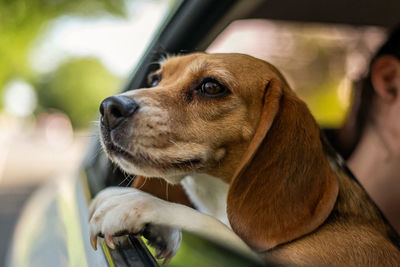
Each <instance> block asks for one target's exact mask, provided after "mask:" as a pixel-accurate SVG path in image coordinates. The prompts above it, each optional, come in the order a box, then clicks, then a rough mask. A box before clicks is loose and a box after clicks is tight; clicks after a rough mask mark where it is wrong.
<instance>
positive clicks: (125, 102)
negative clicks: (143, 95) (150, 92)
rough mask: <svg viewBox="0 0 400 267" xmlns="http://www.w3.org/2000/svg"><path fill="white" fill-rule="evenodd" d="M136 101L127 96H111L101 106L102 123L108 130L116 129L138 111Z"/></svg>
mask: <svg viewBox="0 0 400 267" xmlns="http://www.w3.org/2000/svg"><path fill="white" fill-rule="evenodd" d="M138 107H139V105H138V104H137V103H136V102H135V100H133V99H131V98H129V97H126V96H111V97H108V98H106V99H104V100H103V102H101V104H100V113H101V123H102V124H104V126H106V127H107V128H108V129H110V130H111V129H114V128H115V127H117V126H118V125H119V124H120V123H121V122H122V121H123V120H124V119H126V118H128V117H130V116H131V115H132V114H133V113H135V111H136V110H137V109H138Z"/></svg>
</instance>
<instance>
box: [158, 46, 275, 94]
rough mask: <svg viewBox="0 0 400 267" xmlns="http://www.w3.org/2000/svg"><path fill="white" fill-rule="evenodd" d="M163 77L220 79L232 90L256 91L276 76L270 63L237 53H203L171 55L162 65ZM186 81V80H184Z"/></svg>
mask: <svg viewBox="0 0 400 267" xmlns="http://www.w3.org/2000/svg"><path fill="white" fill-rule="evenodd" d="M161 69H162V72H163V77H171V78H172V77H173V78H174V79H175V78H176V79H181V78H184V77H187V78H189V77H190V78H195V79H198V78H201V77H205V76H211V77H215V78H219V79H220V81H222V82H224V83H226V85H228V86H229V87H230V88H231V89H233V90H235V89H236V88H239V89H240V88H243V87H246V88H253V90H254V89H255V88H259V87H260V86H261V87H263V86H265V84H266V83H268V81H269V80H270V79H271V78H272V77H276V76H277V73H276V71H275V68H274V67H272V65H270V64H269V63H267V62H265V61H263V60H260V59H257V58H254V57H252V56H249V55H244V54H236V53H229V54H228V53H226V54H225V53H220V54H206V53H195V54H188V55H183V56H174V57H170V58H168V59H167V60H165V61H164V62H163V63H162V64H161ZM184 79H185V78H184Z"/></svg>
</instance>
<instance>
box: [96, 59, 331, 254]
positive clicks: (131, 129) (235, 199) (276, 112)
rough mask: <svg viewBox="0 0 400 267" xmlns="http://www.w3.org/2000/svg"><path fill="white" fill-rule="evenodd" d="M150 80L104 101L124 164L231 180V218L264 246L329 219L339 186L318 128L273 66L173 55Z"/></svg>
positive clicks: (110, 150)
mask: <svg viewBox="0 0 400 267" xmlns="http://www.w3.org/2000/svg"><path fill="white" fill-rule="evenodd" d="M149 85H150V86H151V87H150V88H144V89H138V90H133V91H128V92H126V93H123V94H121V95H118V96H113V97H110V98H107V99H106V100H104V101H103V103H102V105H101V108H100V109H101V113H102V123H101V137H102V143H103V146H104V149H105V151H106V152H107V154H108V155H109V157H110V158H111V159H112V160H113V161H114V162H115V163H116V164H118V165H119V166H120V167H121V168H122V169H123V170H125V171H126V172H128V173H134V174H138V175H142V176H146V177H161V178H164V179H165V180H167V181H169V182H171V183H178V182H179V181H180V180H181V179H182V178H183V177H185V176H186V175H188V174H191V173H194V172H195V173H207V174H210V175H213V176H216V177H219V178H221V179H223V180H225V181H226V182H227V183H229V184H230V188H229V193H228V199H227V204H228V208H227V212H228V217H229V221H230V224H231V226H232V228H233V230H234V231H235V232H236V233H237V234H239V236H241V237H242V238H243V239H244V240H245V241H246V242H247V243H248V244H249V245H250V246H252V247H253V248H254V249H256V250H258V251H263V250H267V249H270V248H272V247H274V246H277V245H279V244H282V243H285V242H288V241H290V240H293V239H295V238H298V237H300V236H302V235H304V234H307V233H310V232H311V231H313V230H315V229H316V228H317V227H318V226H319V225H320V224H321V223H322V222H323V221H324V220H325V219H326V218H327V217H328V215H329V213H330V212H331V210H332V208H333V206H334V203H335V201H336V196H337V193H338V185H337V181H336V177H335V174H334V173H333V171H332V169H331V168H330V166H329V162H328V160H327V158H326V156H325V155H324V151H323V147H322V144H321V142H320V135H319V134H320V133H319V128H318V126H317V124H316V123H315V121H314V119H313V117H312V116H311V114H310V112H309V111H308V109H307V107H306V105H305V104H304V103H303V102H302V101H301V100H300V99H298V98H297V97H296V96H295V94H294V93H293V92H292V91H291V90H290V88H289V86H288V84H287V83H286V81H285V80H284V78H283V77H282V75H281V74H280V73H279V72H278V71H277V70H276V69H275V68H274V67H273V66H272V65H270V64H268V63H266V62H264V61H262V60H258V59H255V58H253V57H250V56H247V55H242V54H200V53H198V54H191V55H185V56H179V57H172V58H169V59H167V60H165V61H164V62H162V63H161V64H160V69H159V70H158V71H156V72H154V73H152V74H151V75H150V76H149Z"/></svg>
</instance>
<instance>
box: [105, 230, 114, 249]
mask: <svg viewBox="0 0 400 267" xmlns="http://www.w3.org/2000/svg"><path fill="white" fill-rule="evenodd" d="M104 240H105V241H106V244H107V246H108V247H109V248H111V249H115V244H114V241H113V239H112V235H110V234H105V235H104Z"/></svg>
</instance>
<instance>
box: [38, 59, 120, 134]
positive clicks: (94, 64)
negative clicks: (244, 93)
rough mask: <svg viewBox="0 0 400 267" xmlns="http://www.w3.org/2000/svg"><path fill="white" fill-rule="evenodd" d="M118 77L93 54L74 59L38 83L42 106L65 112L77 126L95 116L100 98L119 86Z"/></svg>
mask: <svg viewBox="0 0 400 267" xmlns="http://www.w3.org/2000/svg"><path fill="white" fill-rule="evenodd" d="M118 84H119V79H118V78H117V77H116V76H113V75H112V74H111V73H110V72H108V70H107V69H106V68H105V67H104V66H103V65H102V64H101V63H100V62H99V61H98V60H97V59H94V58H78V59H71V60H70V61H67V62H65V63H63V64H61V65H60V66H59V67H58V68H57V69H56V70H55V71H54V72H51V73H49V74H47V75H46V76H45V77H43V79H42V80H41V81H40V82H39V84H38V85H37V86H36V87H37V88H38V96H39V105H40V107H41V108H42V109H50V108H54V109H58V110H61V111H63V112H65V113H66V114H67V115H68V116H69V117H70V119H71V121H72V125H73V126H74V127H77V128H81V127H87V126H88V125H89V123H90V122H91V121H92V120H93V119H94V118H96V115H97V114H98V110H99V105H100V102H101V101H102V100H103V99H104V98H106V97H107V96H109V95H111V94H113V93H115V91H116V89H118V87H117V86H118Z"/></svg>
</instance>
